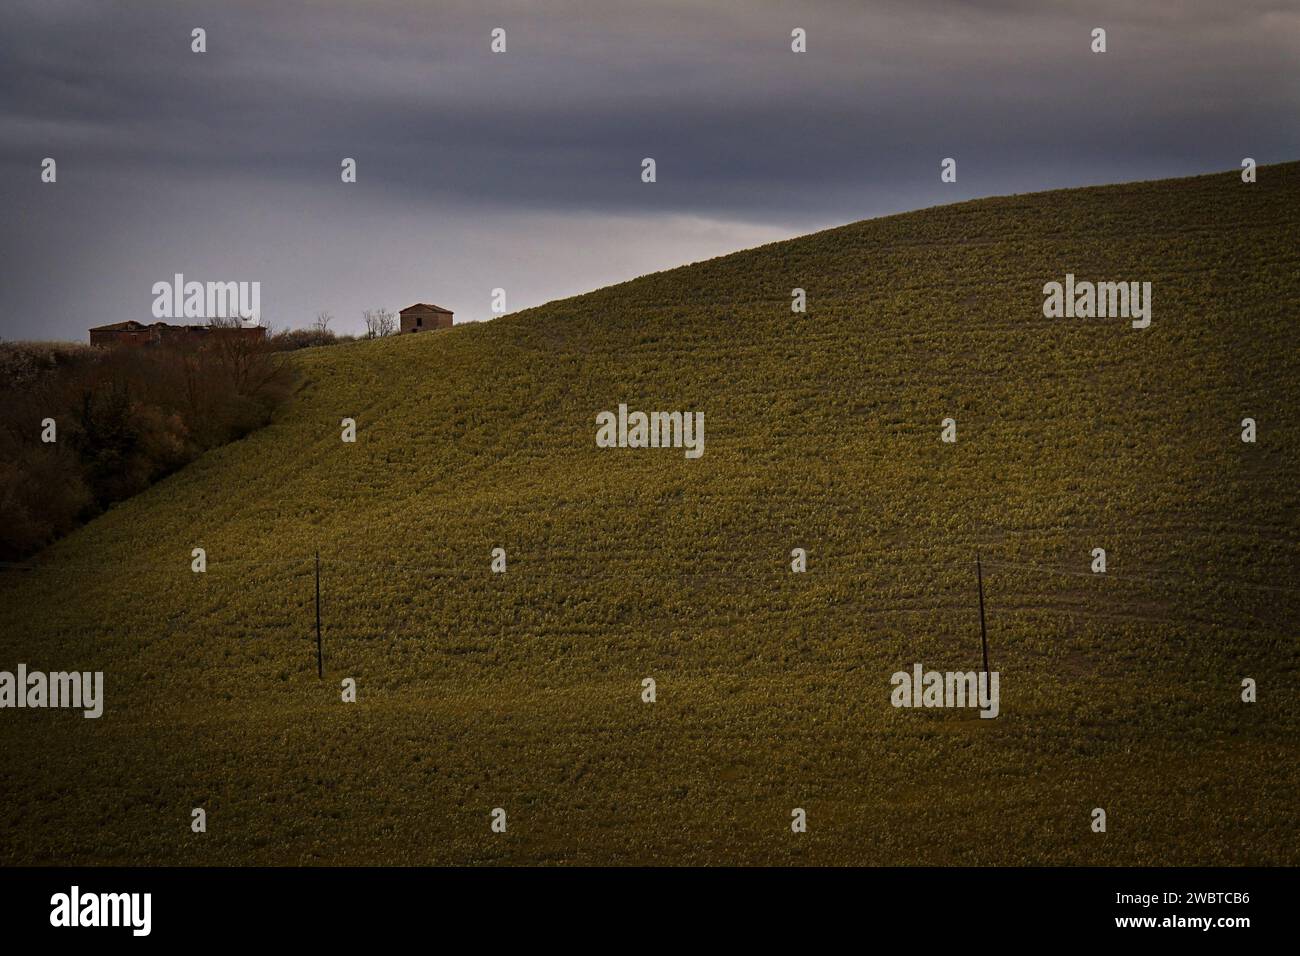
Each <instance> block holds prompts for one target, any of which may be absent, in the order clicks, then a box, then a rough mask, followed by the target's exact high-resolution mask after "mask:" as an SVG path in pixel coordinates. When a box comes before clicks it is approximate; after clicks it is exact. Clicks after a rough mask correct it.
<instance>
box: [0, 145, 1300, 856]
mask: <svg viewBox="0 0 1300 956" xmlns="http://www.w3.org/2000/svg"><path fill="white" fill-rule="evenodd" d="M1298 236H1300V163H1290V164H1286V165H1279V166H1272V167H1261V169H1260V173H1259V182H1257V183H1255V184H1253V185H1247V184H1243V183H1242V182H1241V180H1240V177H1239V175H1238V174H1237V173H1235V172H1229V173H1224V174H1221V175H1214V176H1204V177H1198V178H1194V179H1183V180H1171V181H1164V182H1156V183H1135V184H1129V185H1121V186H1111V187H1103V188H1093V189H1079V190H1068V191H1059V192H1049V193H1040V194H1034V195H1025V196H1013V197H1005V198H996V199H987V200H979V201H974V202H967V203H961V204H957V205H952V206H944V207H940V208H935V209H927V210H923V211H920V212H915V213H910V214H906V215H899V216H892V217H888V218H884V219H877V220H870V221H865V222H859V223H854V224H852V225H848V226H844V227H842V228H837V229H832V230H828V231H825V232H820V233H817V234H814V235H810V236H806V237H803V238H799V239H795V240H792V241H789V242H782V243H776V244H773V245H768V246H764V247H761V248H758V249H752V250H749V251H745V252H740V253H737V254H734V255H729V256H725V257H722V258H718V259H714V260H711V261H708V262H702V263H697V264H694V265H690V266H686V267H683V268H680V269H675V270H672V271H668V272H663V273H658V274H655V275H650V276H645V277H642V278H639V279H636V280H634V281H631V282H627V283H624V284H621V285H617V286H612V287H610V288H606V289H601V290H599V291H596V292H592V293H590V294H587V295H583V296H579V297H576V298H572V299H566V300H563V301H558V302H553V303H550V304H548V305H545V306H542V307H540V308H536V309H531V310H528V311H526V312H521V313H518V314H515V315H511V316H508V317H505V318H501V319H498V320H496V321H494V322H491V323H485V324H479V325H466V326H459V327H457V328H455V329H453V330H451V331H448V332H441V333H432V334H427V335H415V336H406V337H395V338H391V339H385V340H377V341H373V342H358V343H355V344H350V345H340V346H335V347H330V348H323V349H314V350H308V351H306V352H301V353H297V354H296V355H295V358H294V361H295V362H297V364H298V365H299V366H300V369H301V379H300V383H299V391H298V393H297V394H296V396H295V397H294V399H293V400H292V401H291V403H290V404H289V405H288V406H287V407H286V409H285V410H284V411H282V412H281V414H280V415H279V416H278V417H277V419H276V421H275V422H274V423H273V424H272V425H270V426H269V427H266V428H265V429H263V430H261V431H258V432H256V433H254V434H253V435H252V436H250V437H249V438H247V439H244V440H242V441H239V442H237V443H235V444H232V445H228V446H226V447H223V448H220V449H218V450H215V451H212V452H209V453H208V454H206V455H204V456H203V457H202V458H200V459H199V460H198V461H197V462H195V463H193V464H191V465H189V466H188V467H186V468H184V469H183V470H182V471H180V472H178V473H177V474H175V475H173V476H171V477H169V478H167V479H166V480H164V481H163V482H161V483H160V484H158V485H156V486H154V487H153V488H151V489H150V490H148V491H146V492H145V493H143V494H141V495H139V496H137V497H135V498H133V499H131V500H129V501H126V502H124V503H122V504H121V505H118V506H116V507H114V508H112V509H111V510H110V511H109V512H108V513H106V514H104V515H103V516H101V517H99V518H98V519H96V520H94V521H92V522H91V523H90V524H89V525H87V526H85V527H84V528H82V529H81V530H79V531H77V532H76V533H74V534H72V535H71V536H70V537H68V538H66V539H64V540H63V541H61V542H59V543H58V544H56V545H55V546H53V547H51V548H49V549H48V550H46V551H45V552H43V553H42V554H41V555H39V556H38V557H37V558H36V559H34V562H33V563H34V564H35V565H36V567H35V568H34V569H9V570H5V571H3V572H0V669H7V670H13V669H14V667H15V666H16V665H17V664H18V663H19V662H23V663H26V664H27V665H28V667H29V668H32V669H40V670H49V671H52V670H65V669H76V670H102V671H104V673H105V685H106V697H107V702H106V709H105V713H104V716H103V717H102V718H101V719H99V720H86V719H83V718H82V717H81V716H80V714H79V713H76V712H72V711H66V710H62V711H56V710H43V711H38V710H3V711H0V754H2V755H3V756H2V757H0V771H2V774H0V862H3V863H6V864H18V863H103V864H123V863H145V862H148V863H172V864H236V863H259V864H264V863H273V864H339V863H361V864H371V863H400V864H417V863H419V864H424V863H432V864H479V863H509V864H523V863H544V864H573V863H584V864H590V863H609V864H642V863H669V864H686V863H691V864H698V863H742V864H749V863H768V864H791V863H793V864H884V865H891V864H1029V863H1041V864H1102V865H1106V864H1246V863H1264V864H1283V863H1285V864H1292V865H1294V864H1297V863H1300V823H1298V821H1297V812H1296V810H1297V804H1296V794H1297V793H1298V792H1300V760H1297V757H1298V756H1300V736H1298V734H1297V730H1300V717H1298V713H1300V710H1298V707H1297V705H1298V704H1300V694H1297V677H1300V644H1298V642H1297V636H1298V634H1297V621H1298V620H1300V575H1298V574H1297V572H1298V571H1300V540H1298V537H1297V527H1298V525H1300V506H1298V505H1300V498H1298V497H1297V481H1296V475H1297V471H1298V469H1300V421H1298V420H1297V417H1296V408H1297V399H1298V398H1300V395H1298V389H1297V386H1300V349H1297V348H1296V342H1295V337H1296V334H1297V332H1298V331H1300V322H1298V321H1297V320H1298V319H1300V243H1298V242H1297V237H1298ZM1067 272H1072V273H1074V274H1075V275H1076V276H1078V277H1079V278H1080V279H1089V280H1094V281H1095V280H1134V281H1138V280H1141V281H1150V282H1152V284H1153V290H1154V291H1153V305H1154V308H1153V321H1152V324H1151V327H1150V328H1147V329H1145V330H1135V329H1132V328H1131V327H1130V325H1129V322H1128V321H1127V320H1123V319H1064V318H1062V319H1046V318H1044V317H1043V314H1042V303H1043V293H1042V287H1043V284H1044V283H1046V282H1049V281H1061V280H1062V279H1063V277H1064V275H1065V274H1066V273H1067ZM795 287H801V288H804V289H806V290H807V295H808V312H807V314H805V315H797V314H794V313H792V311H791V308H790V301H791V298H790V297H791V289H792V288H795ZM620 402H625V403H627V404H628V405H629V406H630V407H631V408H632V409H642V410H646V411H650V410H688V409H689V410H699V411H703V412H705V415H706V423H707V427H706V451H705V454H704V455H703V457H701V458H699V459H697V460H690V459H687V458H686V457H685V456H684V455H683V453H682V452H681V451H680V450H666V449H645V450H627V449H600V448H597V447H596V444H595V441H594V437H595V416H596V414H597V413H598V412H600V411H603V410H613V409H616V408H617V406H618V404H619V403H620ZM344 417H353V418H355V419H356V422H357V426H358V440H357V442H356V443H355V444H345V443H343V442H342V441H340V427H339V426H340V420H341V419H342V418H344ZM946 417H952V418H954V419H956V421H957V427H958V441H957V443H956V444H945V443H942V442H941V441H940V440H939V437H940V421H941V420H942V419H943V418H946ZM1245 417H1251V418H1254V419H1255V420H1256V421H1257V422H1258V428H1259V437H1258V441H1257V443H1255V444H1246V443H1243V442H1242V441H1241V439H1240V433H1241V421H1242V419H1243V418H1245ZM34 427H35V426H34ZM195 547H203V548H205V549H206V550H207V554H208V559H209V566H208V571H207V573H206V574H195V573H192V572H191V570H190V560H191V558H190V553H191V549H192V548H195ZM496 547H501V548H504V549H505V550H506V552H507V556H508V558H507V560H508V570H507V572H506V573H505V574H504V575H500V574H493V573H491V571H490V567H489V566H490V561H491V551H492V549H493V548H496ZM795 547H803V548H806V549H807V550H808V555H809V569H808V572H807V573H805V574H793V573H791V572H790V569H789V562H790V552H791V549H792V548H795ZM1097 547H1103V548H1105V549H1106V552H1107V556H1108V571H1107V573H1106V574H1105V575H1094V574H1092V573H1091V572H1090V570H1089V565H1090V562H1091V551H1092V549H1093V548H1097ZM318 548H319V550H320V554H321V561H322V567H323V575H322V585H323V617H324V641H325V648H326V679H325V680H324V681H323V682H322V681H319V680H318V679H317V676H316V661H315V644H314V633H313V623H314V608H313V592H312V587H313V584H312V555H313V552H314V551H315V550H316V549H318ZM977 548H978V549H980V551H981V553H982V555H983V557H984V560H985V585H986V597H987V601H988V627H989V637H990V642H991V657H992V663H993V666H994V668H995V669H996V670H998V671H999V672H1000V673H1001V694H1002V700H1001V715H1000V716H999V717H998V718H997V719H996V720H980V719H978V718H977V717H976V716H975V712H974V711H957V710H907V709H895V708H894V707H892V706H890V701H889V695H890V690H891V687H890V682H889V681H890V675H891V674H892V673H893V672H895V671H897V670H910V668H911V666H912V664H913V663H916V662H920V663H922V664H924V665H925V666H926V667H927V668H934V669H938V670H967V669H972V668H977V667H978V666H979V660H980V644H979V619H978V611H977V605H976V589H975V566H974V556H975V551H976V549H977ZM647 676H649V677H653V678H655V680H656V682H657V685H658V688H657V689H658V700H657V702H655V703H653V704H645V703H642V701H641V681H642V679H643V678H644V677H647ZM345 677H352V678H355V679H356V681H357V686H358V693H359V699H358V701H357V702H356V703H354V704H348V703H343V702H342V701H341V700H340V681H341V680H342V679H343V678H345ZM1244 677H1251V678H1254V679H1255V680H1256V681H1257V682H1258V688H1259V700H1258V702H1257V703H1254V704H1246V703H1243V702H1242V701H1241V699H1240V694H1241V681H1242V678H1244ZM194 807H203V808H205V809H206V811H207V815H208V832H206V833H202V834H195V833H192V832H191V829H190V811H191V808H194ZM494 807H502V808H504V809H505V810H506V811H507V814H508V829H507V832H506V833H504V834H500V833H493V832H491V830H490V828H489V822H490V821H489V814H490V811H491V810H492V808H494ZM795 807H802V808H805V809H806V810H807V814H808V832H807V833H803V834H795V833H792V832H791V829H790V820H791V817H790V812H791V809H792V808H795ZM1094 807H1102V808H1105V810H1106V811H1107V814H1108V829H1107V832H1105V833H1104V834H1099V833H1094V832H1092V830H1091V828H1090V823H1091V817H1090V814H1091V811H1092V809H1093V808H1094Z"/></svg>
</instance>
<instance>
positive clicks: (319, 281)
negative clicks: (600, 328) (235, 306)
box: [0, 0, 1300, 341]
mask: <svg viewBox="0 0 1300 956" xmlns="http://www.w3.org/2000/svg"><path fill="white" fill-rule="evenodd" d="M195 27H203V28H204V29H206V31H207V52H206V53H204V54H196V53H193V52H191V49H190V46H191V30H192V29H193V28H195ZM495 27H501V28H504V29H505V31H506V41H507V52H506V53H504V54H493V53H492V52H491V51H490V48H489V44H490V40H491V37H490V34H491V31H492V30H493V28H495ZM796 27H802V28H804V29H805V30H806V31H807V37H808V40H807V45H808V52H807V53H804V54H795V53H793V52H791V49H790V42H791V38H790V34H791V30H793V29H794V28H796ZM1094 27H1104V28H1105V29H1106V31H1107V46H1108V52H1106V53H1105V54H1102V55H1097V54H1093V53H1091V52H1090V50H1089V45H1090V42H1091V39H1090V33H1091V31H1092V29H1093V28H1094ZM47 156H48V157H53V158H55V159H56V161H57V164H58V166H57V170H58V181H57V183H55V184H45V183H42V182H41V161H42V159H43V158H45V157H47ZM647 156H649V157H654V159H655V160H656V163H657V167H658V168H657V173H658V182H656V183H654V184H644V183H642V182H641V175H640V174H641V160H642V159H643V158H644V157H647ZM947 156H952V157H954V158H956V159H957V162H958V181H957V183H956V184H943V183H941V182H940V180H939V164H940V161H941V160H942V159H943V158H944V157H947ZM1244 156H1251V157H1254V158H1255V159H1256V160H1258V161H1259V162H1260V163H1261V164H1262V163H1271V162H1280V161H1286V160H1292V159H1297V158H1300V2H1295V0H1291V2H1263V0H1259V2H1256V0H1232V2H1224V0H1204V2H1200V0H1197V2H1181V3H1180V2H1173V0H1171V2H1162V3H1154V2H1153V3H1138V2H1133V0H1114V2H1108V0H1099V2H1086V3H1050V4H1049V3H1047V2H1044V0H1023V2H1018V0H982V2H981V0H962V2H939V0H898V2H867V0H857V2H848V0H800V2H765V0H745V2H740V0H699V2H667V0H658V2H651V0H641V2H635V3H634V2H621V0H581V2H580V0H522V2H495V0H472V2H463V3H462V2H445V0H428V2H416V0H400V2H380V0H366V2H362V0H351V2H342V0H334V2H330V0H277V2H275V3H274V4H272V3H270V2H267V0H260V2H237V0H210V2H186V0H155V2H131V0H118V2H114V0H79V2H73V0H31V2H16V0H5V2H4V3H3V5H0V210H2V212H0V215H3V231H2V232H0V244H2V245H0V337H4V338H7V339H15V338H68V339H80V340H83V341H84V340H85V338H86V329H87V327H89V326H91V325H98V324H103V323H107V322H117V321H123V320H125V319H132V318H134V319H140V320H143V321H152V320H153V319H152V315H151V312H150V309H151V305H152V302H153V295H152V293H151V287H152V285H153V284H154V283H155V282H158V281H169V280H170V279H171V277H172V275H173V274H174V273H177V272H181V273H184V274H185V276H186V278H187V279H197V280H199V281H208V280H236V281H238V280H243V281H254V280H256V281H260V282H261V284H262V296H261V300H262V310H263V314H264V318H265V319H266V320H267V321H268V322H270V323H272V324H273V325H274V326H277V327H281V326H286V325H288V326H304V325H307V324H308V323H309V322H310V321H311V319H312V317H313V316H314V315H315V313H316V312H318V311H320V310H328V311H330V312H332V313H333V314H334V315H335V316H336V317H337V318H336V320H335V327H336V328H337V329H338V330H339V331H355V330H356V329H357V328H358V327H359V326H360V316H361V311H362V310H363V309H365V308H370V307H379V306H385V307H387V308H389V309H394V310H396V309H399V308H402V307H404V306H406V305H409V304H411V303H413V302H417V301H425V302H434V303H437V304H440V305H443V306H445V307H447V308H450V309H452V310H454V311H455V313H456V319H457V321H468V320H475V319H485V318H490V317H491V298H490V297H491V290H492V289H493V288H495V287H502V288H504V289H505V290H506V294H507V305H508V307H509V309H510V310H511V311H516V310H518V309H520V308H524V307H527V306H530V305H536V304H538V303H541V302H545V301H547V300H549V299H553V298H557V297H560V296H565V295H571V294H574V293H578V292H583V291H586V290H589V289H593V288H597V287H600V286H602V285H607V284H609V283H611V282H615V281H620V280H623V279H627V278H631V277H633V276H636V275H640V274H643V273H646V272H651V271H655V270H658V269H663V268H666V267H669V266H674V265H679V264H682V263H685V262H691V261H696V260H699V259H703V258H708V257H710V256H714V255H719V254H721V253H725V252H730V251H734V250H736V249H742V248H745V247H748V246H752V245H757V244H759V243H763V242H767V241H771V240H773V239H780V238H787V237H790V236H794V235H798V234H801V233H805V232H810V231H814V230H816V229H819V228H824V227H827V226H833V225H839V224H842V223H846V222H852V221H854V220H858V219H863V218H868V217H872V216H879V215H883V214H887V213H892V212H899V211H903V210H908V209H915V208H919V207H923V206H929V205H934V204H938V203H944V202H951V201H955V200H960V199H967V198H971V197H974V196H985V195H996V194H1004V193H1013V192H1029V191H1033V190H1039V189H1046V188H1052V187H1058V186H1075V185H1085V184H1093V183H1105V182H1116V181H1123V180H1133V179H1150V178H1157V177H1165V176H1180V175H1189V174H1193V173H1201V172H1209V171H1213V170H1224V169H1233V168H1237V167H1238V165H1239V163H1240V161H1241V159H1242V157H1244ZM344 157H353V158H355V159H356V160H357V164H358V182H357V183H356V184H349V185H345V184H343V183H342V182H341V181H340V162H341V160H342V159H343V158H344Z"/></svg>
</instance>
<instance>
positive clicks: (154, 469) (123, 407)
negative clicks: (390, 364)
mask: <svg viewBox="0 0 1300 956" xmlns="http://www.w3.org/2000/svg"><path fill="white" fill-rule="evenodd" d="M362 318H363V320H364V323H365V332H364V333H363V336H361V337H364V338H367V339H375V338H383V337H385V336H389V335H392V334H394V333H395V332H397V331H398V320H397V315H396V314H395V313H392V312H389V311H388V310H387V309H367V310H366V311H365V312H364V313H363V314H362ZM333 320H334V317H333V316H332V315H330V313H328V312H319V313H317V315H316V318H315V320H314V321H313V322H312V324H311V325H310V326H309V327H307V328H305V329H282V330H280V331H272V332H271V333H270V334H269V335H268V336H267V337H266V339H265V340H263V341H250V340H247V339H240V338H231V339H229V340H227V339H223V338H219V337H215V338H214V339H213V341H211V342H208V343H204V344H203V345H202V346H201V347H192V346H191V347H175V346H171V347H157V348H113V349H98V348H91V347H89V346H85V345H76V344H72V343H51V342H11V343H3V342H0V561H13V560H17V559H20V558H24V557H27V556H28V555H31V554H33V553H34V552H36V551H38V550H40V549H41V548H43V547H44V546H45V545H47V544H48V543H50V542H51V541H53V540H55V539H56V538H59V537H61V536H63V535H65V534H67V533H68V532H69V531H71V530H72V529H73V528H75V527H77V526H78V525H79V524H82V523H83V522H85V521H87V520H89V519H90V518H92V517H94V516H95V515H96V514H98V513H100V512H101V511H103V510H104V509H105V508H107V507H109V506H110V505H112V504H113V503H114V502H117V501H121V500H123V499H124V498H127V497H130V496H131V495H134V494H138V493H139V492H140V491H142V490H144V489H145V488H147V487H148V486H149V485H151V484H153V483H154V482H155V481H157V480H159V479H160V478H162V477H163V476H165V475H167V474H169V473H170V472H172V471H174V470H176V469H177V468H179V467H181V466H182V465H184V464H186V463H187V462H189V461H191V460H193V459H194V458H196V457H197V456H199V455H201V454H202V453H203V452H205V451H207V450H208V449H210V448H215V447H217V446H218V445H222V444H225V443H226V442H230V441H234V440H236V439H238V438H241V437H243V436H244V435H247V434H248V433H249V432H251V431H253V430H254V429H256V428H260V427H262V426H263V425H265V424H266V423H267V422H269V421H270V420H271V416H272V415H273V414H274V412H275V409H276V408H277V407H279V406H280V405H281V404H282V403H283V402H285V401H286V400H287V399H288V397H289V395H290V393H291V391H292V387H293V381H294V378H295V373H294V372H293V369H292V367H291V365H290V364H289V362H288V361H287V359H286V357H285V356H284V355H283V354H280V353H284V352H289V351H294V350H296V349H302V348H313V347H318V346H324V345H333V344H336V343H339V342H351V341H355V340H356V339H357V338H358V336H353V335H337V334H335V332H334V331H333V330H332V329H331V328H330V324H331V323H332V322H333ZM213 324H214V325H223V324H233V320H232V322H231V323H227V322H225V321H223V320H215V321H214V322H213ZM49 423H52V429H51V427H50V424H49Z"/></svg>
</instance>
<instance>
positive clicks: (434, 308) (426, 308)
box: [398, 302, 455, 315]
mask: <svg viewBox="0 0 1300 956" xmlns="http://www.w3.org/2000/svg"><path fill="white" fill-rule="evenodd" d="M416 310H420V311H422V312H446V313H447V314H448V315H455V313H454V312H452V311H451V309H444V308H443V307H442V306H440V305H430V304H429V303H427V302H417V303H415V305H408V306H407V307H406V308H404V309H403V310H402V311H401V312H399V313H398V314H399V315H405V314H406V313H407V312H415V311H416Z"/></svg>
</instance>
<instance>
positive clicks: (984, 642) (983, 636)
mask: <svg viewBox="0 0 1300 956" xmlns="http://www.w3.org/2000/svg"><path fill="white" fill-rule="evenodd" d="M975 578H976V580H977V581H979V588H980V647H981V648H982V649H983V651H984V675H985V679H987V678H988V673H989V638H988V634H987V633H986V632H985V630H984V569H983V568H982V567H980V552H979V548H976V549H975Z"/></svg>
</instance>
